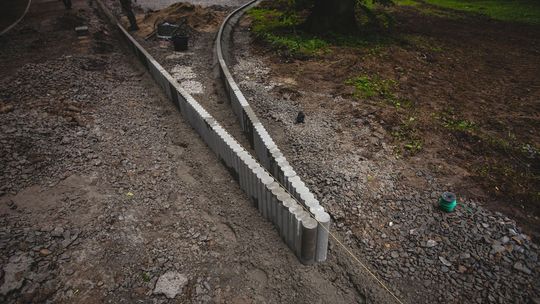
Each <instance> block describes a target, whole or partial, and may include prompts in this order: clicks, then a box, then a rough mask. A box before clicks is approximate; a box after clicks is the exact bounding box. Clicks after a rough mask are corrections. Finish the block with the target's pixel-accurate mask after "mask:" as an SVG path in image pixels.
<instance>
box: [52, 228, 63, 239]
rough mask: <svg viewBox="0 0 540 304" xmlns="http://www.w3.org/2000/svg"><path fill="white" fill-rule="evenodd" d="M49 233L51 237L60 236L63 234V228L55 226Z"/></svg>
mask: <svg viewBox="0 0 540 304" xmlns="http://www.w3.org/2000/svg"><path fill="white" fill-rule="evenodd" d="M51 235H52V236H53V237H62V236H63V235H64V228H62V227H55V228H54V230H53V231H52V232H51Z"/></svg>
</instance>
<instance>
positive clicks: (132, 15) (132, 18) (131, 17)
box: [127, 11, 139, 31]
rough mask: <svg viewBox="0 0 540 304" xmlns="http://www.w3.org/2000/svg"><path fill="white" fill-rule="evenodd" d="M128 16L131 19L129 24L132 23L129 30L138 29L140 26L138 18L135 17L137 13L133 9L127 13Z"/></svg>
mask: <svg viewBox="0 0 540 304" xmlns="http://www.w3.org/2000/svg"><path fill="white" fill-rule="evenodd" d="M127 17H128V19H129V24H130V25H131V26H130V27H129V28H128V30H130V31H137V30H138V29H139V27H138V26H137V19H135V15H134V14H133V12H132V11H130V12H128V13H127Z"/></svg>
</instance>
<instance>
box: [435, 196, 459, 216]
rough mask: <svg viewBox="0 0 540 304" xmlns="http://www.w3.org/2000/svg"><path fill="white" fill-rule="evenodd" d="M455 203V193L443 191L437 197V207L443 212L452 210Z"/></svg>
mask: <svg viewBox="0 0 540 304" xmlns="http://www.w3.org/2000/svg"><path fill="white" fill-rule="evenodd" d="M456 205H457V202H456V195H455V194H454V193H452V192H444V193H443V194H442V195H441V197H440V198H439V208H440V209H441V210H442V211H444V212H452V211H454V209H455V208H456Z"/></svg>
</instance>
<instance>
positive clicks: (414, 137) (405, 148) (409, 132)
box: [391, 116, 424, 155]
mask: <svg viewBox="0 0 540 304" xmlns="http://www.w3.org/2000/svg"><path fill="white" fill-rule="evenodd" d="M417 123H418V122H417V119H416V117H414V116H409V117H408V118H406V119H404V120H402V121H401V123H400V124H399V125H398V126H397V127H395V128H394V130H393V131H392V132H391V134H392V136H393V137H394V138H395V139H397V140H398V141H399V142H401V143H402V146H401V147H398V148H397V150H396V152H397V153H399V154H404V152H407V154H409V155H414V154H416V153H418V152H420V151H421V150H422V147H423V145H424V141H423V140H422V138H421V137H420V135H419V131H418V127H417Z"/></svg>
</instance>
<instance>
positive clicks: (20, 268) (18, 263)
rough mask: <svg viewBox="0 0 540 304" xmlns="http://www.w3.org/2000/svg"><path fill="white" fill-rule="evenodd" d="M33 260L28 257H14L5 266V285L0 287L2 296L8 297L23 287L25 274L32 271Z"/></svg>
mask: <svg viewBox="0 0 540 304" xmlns="http://www.w3.org/2000/svg"><path fill="white" fill-rule="evenodd" d="M32 262H33V260H32V258H30V257H28V256H27V255H20V256H13V257H11V258H10V259H9V263H8V264H7V265H6V266H4V284H2V286H0V294H2V295H7V294H8V293H10V292H11V291H14V290H18V289H19V288H21V287H22V285H23V282H24V278H25V273H26V272H27V271H29V270H30V266H31V265H32Z"/></svg>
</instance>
